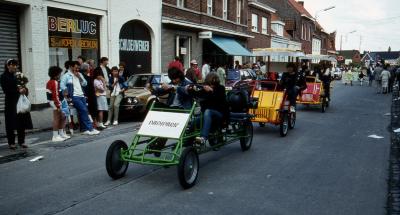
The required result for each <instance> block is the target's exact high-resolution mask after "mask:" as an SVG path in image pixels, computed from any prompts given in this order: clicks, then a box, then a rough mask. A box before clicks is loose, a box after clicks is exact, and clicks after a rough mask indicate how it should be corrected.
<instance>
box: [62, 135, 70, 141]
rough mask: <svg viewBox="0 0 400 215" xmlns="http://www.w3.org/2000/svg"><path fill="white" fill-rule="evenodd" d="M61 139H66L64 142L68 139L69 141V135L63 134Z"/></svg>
mask: <svg viewBox="0 0 400 215" xmlns="http://www.w3.org/2000/svg"><path fill="white" fill-rule="evenodd" d="M60 136H61V137H62V138H64V139H66V140H68V139H71V136H69V135H66V134H63V135H60Z"/></svg>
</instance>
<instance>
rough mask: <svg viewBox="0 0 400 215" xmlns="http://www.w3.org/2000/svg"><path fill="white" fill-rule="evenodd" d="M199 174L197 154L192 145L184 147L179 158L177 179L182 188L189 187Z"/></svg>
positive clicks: (193, 183)
mask: <svg viewBox="0 0 400 215" xmlns="http://www.w3.org/2000/svg"><path fill="white" fill-rule="evenodd" d="M198 174H199V155H198V154H197V151H196V150H195V148H193V147H192V146H189V147H186V148H185V149H184V150H183V152H182V154H181V157H180V159H179V164H178V179H179V183H180V184H181V186H182V187H183V189H189V188H191V187H193V186H194V185H195V184H196V181H197V176H198Z"/></svg>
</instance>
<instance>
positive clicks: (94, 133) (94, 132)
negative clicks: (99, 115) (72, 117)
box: [89, 129, 100, 135]
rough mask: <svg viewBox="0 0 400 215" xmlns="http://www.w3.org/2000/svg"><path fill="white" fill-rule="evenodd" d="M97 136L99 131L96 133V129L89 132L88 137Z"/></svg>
mask: <svg viewBox="0 0 400 215" xmlns="http://www.w3.org/2000/svg"><path fill="white" fill-rule="evenodd" d="M98 134H100V131H98V130H96V129H93V130H91V131H89V135H98Z"/></svg>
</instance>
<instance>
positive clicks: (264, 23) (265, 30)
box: [261, 17, 268, 34]
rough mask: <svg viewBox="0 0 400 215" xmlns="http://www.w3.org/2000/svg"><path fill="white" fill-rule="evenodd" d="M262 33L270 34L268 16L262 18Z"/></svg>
mask: <svg viewBox="0 0 400 215" xmlns="http://www.w3.org/2000/svg"><path fill="white" fill-rule="evenodd" d="M261 33H262V34H268V19H267V18H266V17H263V18H262V19H261Z"/></svg>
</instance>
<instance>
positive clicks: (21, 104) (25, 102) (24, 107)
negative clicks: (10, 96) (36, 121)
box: [17, 95, 31, 113]
mask: <svg viewBox="0 0 400 215" xmlns="http://www.w3.org/2000/svg"><path fill="white" fill-rule="evenodd" d="M30 111H31V102H30V101H29V99H28V97H26V95H20V96H19V99H18V103H17V113H28V112H30Z"/></svg>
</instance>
